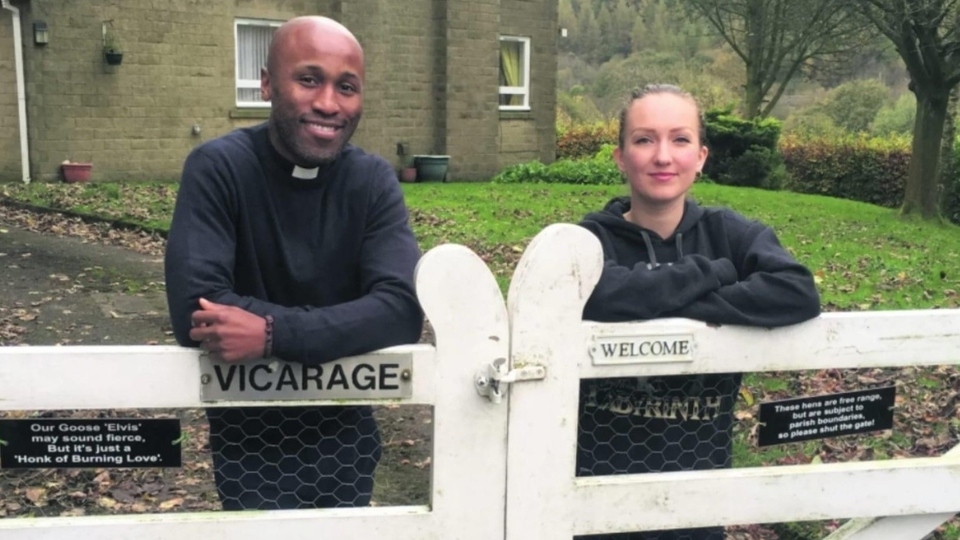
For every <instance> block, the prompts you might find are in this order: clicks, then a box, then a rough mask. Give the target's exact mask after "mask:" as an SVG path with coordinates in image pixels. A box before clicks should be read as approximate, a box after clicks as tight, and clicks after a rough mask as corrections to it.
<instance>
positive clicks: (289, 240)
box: [165, 124, 423, 364]
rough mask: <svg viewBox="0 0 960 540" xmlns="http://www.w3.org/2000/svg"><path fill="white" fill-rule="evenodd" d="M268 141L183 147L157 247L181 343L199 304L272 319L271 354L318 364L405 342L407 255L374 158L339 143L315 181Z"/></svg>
mask: <svg viewBox="0 0 960 540" xmlns="http://www.w3.org/2000/svg"><path fill="white" fill-rule="evenodd" d="M292 171H293V164H292V163H290V162H289V161H287V160H286V159H284V158H283V157H281V156H280V155H279V154H278V153H277V152H276V151H275V150H274V149H273V146H272V145H271V144H270V143H269V140H268V136H267V127H266V124H262V125H259V126H256V127H253V128H248V129H240V130H237V131H234V132H233V133H231V134H229V135H227V136H225V137H221V138H218V139H215V140H212V141H209V142H207V143H205V144H203V145H201V146H200V147H198V148H197V149H195V150H194V151H193V152H192V153H191V154H190V156H189V157H188V158H187V160H186V163H185V165H184V171H183V177H182V181H181V184H180V192H179V195H178V197H177V204H176V208H175V210H174V216H173V223H172V225H171V227H170V237H169V241H168V244H167V252H166V260H165V269H166V286H167V299H168V303H169V307H170V315H171V319H172V321H173V330H174V335H175V337H176V338H177V341H178V342H179V343H180V344H181V345H184V346H196V343H194V342H192V341H191V340H190V337H189V331H190V314H191V313H192V312H193V311H195V310H196V309H197V308H198V303H197V301H198V299H199V298H200V297H204V298H206V299H208V300H211V301H214V302H218V303H221V304H228V305H233V306H238V307H241V308H243V309H245V310H247V311H250V312H252V313H255V314H257V315H261V316H263V315H268V314H269V315H273V317H274V318H275V321H276V322H275V324H274V338H273V339H274V342H273V352H274V355H275V356H277V357H278V358H281V359H283V360H289V361H296V362H302V363H304V364H318V363H322V362H327V361H330V360H334V359H336V358H341V357H344V356H350V355H355V354H360V353H364V352H368V351H371V350H375V349H380V348H383V347H387V346H390V345H397V344H402V343H415V342H416V341H417V339H418V338H419V336H420V330H421V327H422V323H423V316H422V313H421V311H420V308H419V305H418V303H417V299H416V295H415V292H414V286H413V271H414V267H415V266H416V263H417V260H418V258H419V248H418V247H417V243H416V240H415V239H414V236H413V233H412V232H411V230H410V227H409V225H408V222H407V210H406V207H405V206H404V202H403V195H402V193H401V191H400V187H399V184H398V183H397V181H396V177H395V176H394V174H393V171H392V169H391V168H390V165H389V164H388V163H387V162H386V161H385V160H383V159H382V158H379V157H376V156H373V155H369V154H366V153H364V152H363V151H362V150H360V149H359V148H356V147H353V146H349V145H348V146H347V147H346V148H345V149H344V151H343V152H342V153H341V155H340V156H339V157H338V158H337V159H336V160H335V161H334V162H332V163H331V164H329V165H326V166H324V167H321V168H320V171H319V175H318V176H317V178H315V179H310V180H302V179H298V178H294V177H293V176H292Z"/></svg>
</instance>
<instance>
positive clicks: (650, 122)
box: [613, 93, 707, 206]
mask: <svg viewBox="0 0 960 540" xmlns="http://www.w3.org/2000/svg"><path fill="white" fill-rule="evenodd" d="M699 130H700V119H699V117H698V113H697V107H696V105H695V104H694V103H693V101H691V100H690V99H688V98H685V97H683V96H678V95H676V94H669V93H660V94H649V95H647V96H644V97H642V98H640V99H637V100H634V101H633V103H632V104H630V108H629V109H628V110H627V116H626V122H625V125H624V141H623V148H617V149H615V150H614V152H613V158H614V160H615V161H616V162H617V167H619V168H620V171H621V172H623V174H624V176H626V178H627V182H628V183H629V184H630V189H631V191H632V193H633V196H634V198H635V199H636V198H639V200H640V201H641V202H644V203H647V204H651V205H657V206H662V205H671V204H676V203H677V202H678V201H679V203H680V204H682V203H683V199H684V197H685V196H686V194H687V191H689V189H690V186H691V185H693V181H694V180H695V179H696V176H697V172H699V171H700V170H701V169H702V168H703V163H704V161H706V159H707V148H706V147H705V146H703V144H702V142H701V141H700V137H699V135H698V133H699Z"/></svg>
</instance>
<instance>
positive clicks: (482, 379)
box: [474, 358, 547, 403]
mask: <svg viewBox="0 0 960 540" xmlns="http://www.w3.org/2000/svg"><path fill="white" fill-rule="evenodd" d="M546 377H547V368H546V367H544V366H540V365H537V364H529V365H525V366H517V367H515V368H513V369H507V359H506V358H497V359H496V360H494V361H493V362H491V363H489V364H487V365H485V366H483V367H482V368H481V369H480V371H477V376H476V378H475V379H474V387H476V389H477V393H479V394H480V395H481V396H486V398H487V399H489V400H490V401H492V402H494V403H500V401H501V400H502V399H503V395H504V394H505V393H506V389H507V385H508V384H511V383H515V382H520V381H538V380H543V379H545V378H546Z"/></svg>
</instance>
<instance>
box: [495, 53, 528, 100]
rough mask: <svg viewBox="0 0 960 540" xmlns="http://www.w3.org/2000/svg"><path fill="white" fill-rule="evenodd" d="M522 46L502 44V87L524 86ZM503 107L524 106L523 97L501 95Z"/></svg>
mask: <svg viewBox="0 0 960 540" xmlns="http://www.w3.org/2000/svg"><path fill="white" fill-rule="evenodd" d="M521 48H522V44H521V43H519V42H517V41H501V42H500V86H523V82H522V81H521V80H520V52H521ZM500 104H501V105H523V96H521V95H517V94H501V95H500Z"/></svg>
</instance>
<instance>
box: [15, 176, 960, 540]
mask: <svg viewBox="0 0 960 540" xmlns="http://www.w3.org/2000/svg"><path fill="white" fill-rule="evenodd" d="M175 191H176V185H175V184H156V183H130V184H88V185H63V184H33V185H30V186H23V185H15V184H8V185H0V197H3V198H6V199H8V200H13V201H17V202H20V203H24V204H29V205H34V206H40V207H46V208H53V209H58V210H64V211H70V212H73V213H79V214H85V215H92V216H97V217H100V218H104V219H108V220H118V221H121V222H125V223H130V224H133V225H138V226H145V227H148V228H150V229H156V230H160V231H164V230H166V229H167V228H168V227H169V221H170V217H171V215H172V208H173V199H174V197H175ZM403 191H404V194H405V197H406V200H407V204H408V206H409V208H410V211H411V222H412V224H413V228H414V232H415V234H416V235H417V238H418V239H419V241H420V245H421V247H422V249H423V250H424V251H426V250H428V249H430V248H432V247H434V246H436V245H439V244H443V243H448V242H454V243H459V244H464V245H466V246H468V247H470V248H471V249H473V250H474V251H476V252H477V253H478V254H480V256H481V257H482V258H483V259H484V260H485V261H486V262H487V263H488V264H489V265H490V267H491V269H492V271H493V272H494V274H495V275H496V276H497V279H498V281H499V283H500V285H501V287H502V289H503V290H504V291H505V290H506V286H507V283H508V282H509V278H510V274H511V273H512V269H513V268H514V266H515V265H516V262H517V261H518V260H519V258H520V255H521V254H522V253H523V250H524V248H525V247H526V244H527V243H528V242H529V241H530V239H532V238H533V236H534V235H536V234H537V232H539V231H540V230H541V229H542V228H543V227H544V226H546V225H548V224H551V223H557V222H572V223H576V222H577V221H579V220H580V219H581V218H582V217H583V216H584V215H585V214H587V213H588V212H591V211H596V210H599V209H601V208H602V207H603V205H604V204H605V203H606V202H607V201H608V200H609V199H610V198H611V197H614V196H618V195H621V194H623V193H624V192H625V188H624V187H623V186H572V185H530V184H505V185H499V184H488V183H450V184H404V185H403ZM693 196H694V198H696V199H697V200H698V201H699V202H701V204H705V205H719V206H727V207H730V208H733V209H735V210H737V211H739V212H741V213H743V214H745V215H747V216H749V217H752V218H755V219H759V220H761V221H763V222H764V223H766V224H768V225H770V226H771V227H773V229H774V230H775V231H776V232H777V234H778V236H779V238H780V241H781V243H782V244H783V245H784V246H785V247H786V248H787V249H788V250H789V251H791V252H792V253H793V254H794V255H795V256H796V257H797V259H798V260H799V261H800V262H801V263H803V264H805V265H806V266H807V267H809V268H810V269H811V270H812V271H813V272H814V274H815V277H816V280H817V284H818V287H819V289H820V293H821V298H822V302H823V306H824V309H825V310H842V311H859V310H889V309H921V308H955V307H958V302H960V299H958V293H957V291H958V289H960V286H958V284H960V269H958V262H960V227H957V226H955V225H951V224H940V223H930V222H922V221H918V220H914V219H907V218H904V217H902V216H900V215H899V214H898V213H897V211H895V210H891V209H886V208H880V207H877V206H873V205H869V204H864V203H859V202H853V201H846V200H839V199H832V198H828V197H820V196H813V195H801V194H795V193H789V192H769V191H763V190H757V189H750V188H731V187H725V186H718V185H712V184H703V185H697V186H696V187H695V189H694V192H693ZM830 377H834V379H830ZM825 381H829V382H830V384H827V383H826V382H825ZM871 381H873V382H871ZM876 381H888V382H897V381H906V382H907V383H908V384H903V385H898V412H897V418H896V423H895V429H894V430H893V431H892V432H885V433H883V434H872V435H866V436H860V437H841V438H836V439H827V440H823V441H809V442H805V443H798V444H791V445H781V446H774V447H768V448H764V449H757V448H756V446H755V444H756V443H755V434H754V430H755V427H756V419H755V412H756V403H757V402H760V401H770V400H773V399H780V398H785V397H795V396H803V395H816V394H819V393H826V392H828V391H839V390H854V389H860V388H862V387H863V386H865V385H867V386H869V385H871V384H873V385H876ZM958 381H960V376H958V373H957V370H956V368H953V367H941V368H924V369H917V368H905V369H903V370H860V371H849V372H847V373H844V374H842V376H839V375H836V374H831V373H801V374H796V373H764V374H747V375H746V376H745V379H744V399H743V400H741V402H740V403H739V404H738V410H737V417H738V419H739V420H740V422H737V427H736V428H735V444H734V464H735V466H737V467H751V466H760V465H767V464H795V463H809V462H810V461H811V460H815V459H816V460H823V461H849V460H856V459H890V458H897V457H903V456H909V455H939V453H941V452H942V451H943V450H944V449H945V448H950V447H952V446H953V445H955V444H956V442H957V436H958V434H960V411H958V412H957V413H956V414H955V415H954V416H951V415H950V414H947V415H944V413H943V412H942V410H941V408H940V405H938V400H939V397H938V396H941V397H942V396H944V395H947V394H950V393H951V392H957V391H960V384H958ZM834 383H837V384H834ZM813 529H814V530H815V531H817V532H823V530H825V529H824V528H823V527H822V526H816V527H814V528H813ZM791 534H797V535H798V536H797V538H805V537H806V535H805V534H804V535H800V533H791ZM811 534H814V533H811ZM938 534H939V536H938V537H937V538H941V539H944V540H957V539H960V527H958V525H957V523H956V522H954V523H952V524H950V525H947V526H946V527H945V528H944V529H942V530H941V531H940V533H938Z"/></svg>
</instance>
